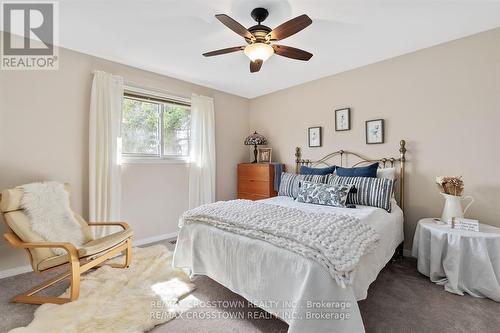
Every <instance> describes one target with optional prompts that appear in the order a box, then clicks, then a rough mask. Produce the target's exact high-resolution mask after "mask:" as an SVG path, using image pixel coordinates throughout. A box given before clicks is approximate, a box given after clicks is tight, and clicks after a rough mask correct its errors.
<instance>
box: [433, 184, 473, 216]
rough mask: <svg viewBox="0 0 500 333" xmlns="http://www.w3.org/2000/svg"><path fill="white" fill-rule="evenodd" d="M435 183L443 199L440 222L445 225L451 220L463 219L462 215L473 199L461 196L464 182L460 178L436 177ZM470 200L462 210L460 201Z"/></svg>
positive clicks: (468, 196)
mask: <svg viewBox="0 0 500 333" xmlns="http://www.w3.org/2000/svg"><path fill="white" fill-rule="evenodd" d="M436 183H437V184H438V186H439V189H440V190H441V195H442V196H443V197H444V198H445V200H446V201H445V204H444V208H443V214H442V215H441V220H442V221H443V222H446V223H451V221H452V219H453V218H461V217H464V214H465V213H466V212H467V209H469V207H470V205H472V203H473V202H474V198H473V197H471V196H470V195H467V196H465V197H464V196H462V193H463V191H464V182H463V180H462V177H461V176H460V177H442V176H440V177H436ZM463 200H470V202H469V204H468V205H467V206H466V207H465V209H463V208H462V201H463Z"/></svg>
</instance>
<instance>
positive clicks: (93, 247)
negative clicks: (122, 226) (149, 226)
mask: <svg viewBox="0 0 500 333" xmlns="http://www.w3.org/2000/svg"><path fill="white" fill-rule="evenodd" d="M130 237H132V230H131V229H126V230H122V231H119V232H115V233H113V234H111V235H107V236H104V237H102V238H99V239H95V240H92V241H90V242H88V243H86V244H84V245H83V246H82V247H81V248H79V249H78V257H79V258H85V257H89V256H92V255H95V254H98V253H100V252H103V251H106V250H108V249H110V248H112V247H114V246H116V245H118V244H119V243H121V242H123V241H125V240H126V239H127V238H130ZM68 259H69V258H68V255H67V254H65V255H60V256H53V257H50V258H46V259H44V260H42V261H41V262H40V263H39V264H38V267H37V268H38V270H39V271H43V270H46V269H48V268H51V267H54V266H58V265H62V264H65V263H67V262H68Z"/></svg>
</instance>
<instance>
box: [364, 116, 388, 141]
mask: <svg viewBox="0 0 500 333" xmlns="http://www.w3.org/2000/svg"><path fill="white" fill-rule="evenodd" d="M366 143H367V144H377V143H384V119H374V120H367V121H366Z"/></svg>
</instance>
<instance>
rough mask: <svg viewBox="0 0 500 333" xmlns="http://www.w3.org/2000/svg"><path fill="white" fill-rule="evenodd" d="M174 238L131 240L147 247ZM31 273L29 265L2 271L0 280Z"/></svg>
mask: <svg viewBox="0 0 500 333" xmlns="http://www.w3.org/2000/svg"><path fill="white" fill-rule="evenodd" d="M176 237H177V232H172V233H169V234H161V235H157V236H153V237H147V238H141V239H133V241H132V243H133V245H134V246H142V245H147V244H150V243H155V242H159V241H162V240H165V239H170V238H176ZM32 271H33V269H32V268H31V266H30V265H26V266H19V267H14V268H9V269H4V270H2V271H0V279H4V278H8V277H11V276H15V275H19V274H23V273H28V272H32Z"/></svg>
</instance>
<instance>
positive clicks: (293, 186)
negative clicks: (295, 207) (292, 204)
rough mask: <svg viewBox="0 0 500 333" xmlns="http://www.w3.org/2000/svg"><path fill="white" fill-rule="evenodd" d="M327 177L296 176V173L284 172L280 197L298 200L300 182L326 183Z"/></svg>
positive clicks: (279, 192)
mask: <svg viewBox="0 0 500 333" xmlns="http://www.w3.org/2000/svg"><path fill="white" fill-rule="evenodd" d="M326 179H327V176H321V175H296V174H294V173H288V172H283V173H282V174H281V183H280V189H279V191H278V195H283V196H287V197H292V198H294V199H295V198H296V197H297V193H298V192H299V187H300V181H301V180H305V181H310V182H313V183H326Z"/></svg>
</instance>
